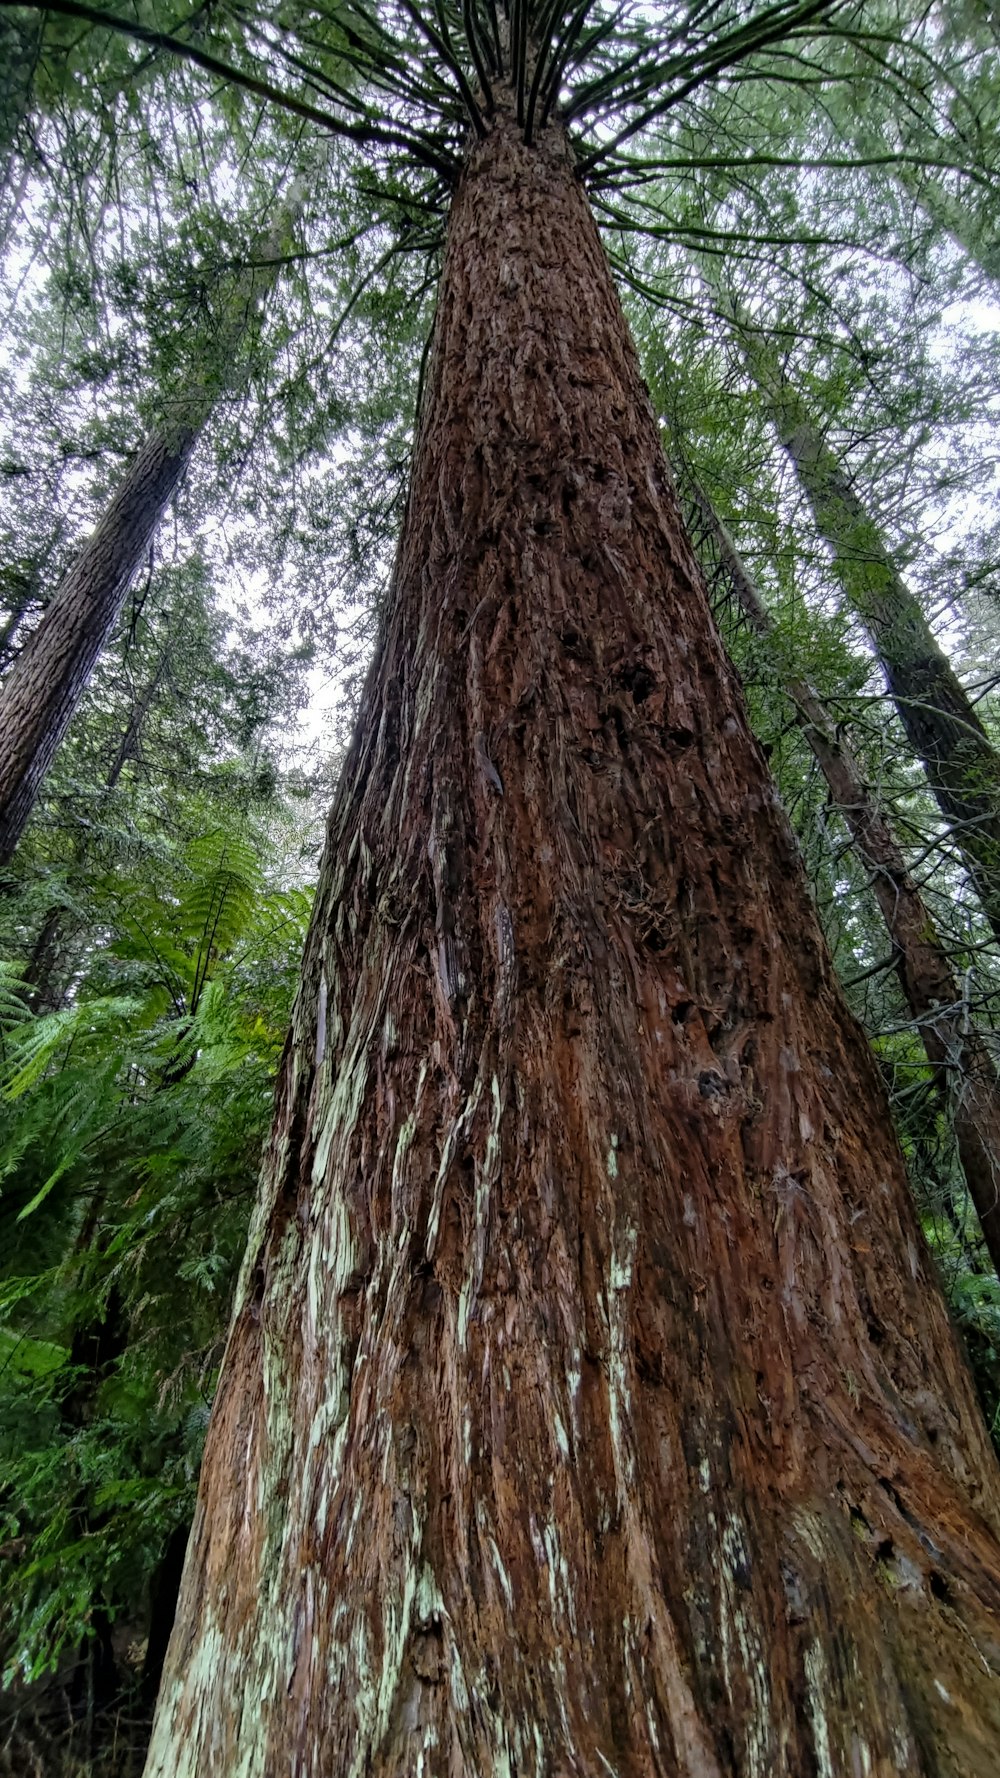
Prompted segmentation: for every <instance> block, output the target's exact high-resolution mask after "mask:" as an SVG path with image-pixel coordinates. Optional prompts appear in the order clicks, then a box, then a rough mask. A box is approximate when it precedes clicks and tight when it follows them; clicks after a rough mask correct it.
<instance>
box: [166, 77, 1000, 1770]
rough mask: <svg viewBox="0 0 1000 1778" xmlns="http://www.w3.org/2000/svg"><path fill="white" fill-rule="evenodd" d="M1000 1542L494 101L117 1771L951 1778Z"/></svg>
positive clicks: (612, 357)
mask: <svg viewBox="0 0 1000 1778" xmlns="http://www.w3.org/2000/svg"><path fill="white" fill-rule="evenodd" d="M998 1519H1000V1478H998V1474H997V1469H996V1464H995V1460H994V1457H993V1455H992V1452H991V1450H990V1447H989V1445H988V1442H987V1439H986V1435H985V1430H984V1428H983V1426H982V1423H981V1421H980V1418H979V1415H978V1412H977V1409H976V1407H975V1404H974V1401H973V1398H972V1392H971V1387H970V1384H969V1381H968V1377H967V1374H966V1370H965V1367H964V1364H963V1362H962V1359H961V1357H960V1355H959V1353H958V1351H957V1348H956V1345H955V1341H954V1337H953V1335H952V1332H951V1329H950V1327H949V1324H948V1321H947V1317H946V1314H945V1310H944V1307H943V1303H942V1301H941V1298H940V1295H939V1293H938V1291H937V1289H936V1286H935V1283H934V1279H933V1275H932V1272H931V1270H930V1266H929V1263H928V1261H927V1259H926V1256H925V1254H924V1250H923V1247H922V1244H921V1241H920V1237H919V1233H918V1231H917V1228H916V1225H915V1220H914V1216H913V1212H912V1209H911V1207H910V1202H909V1198H908V1192H907V1185H906V1180H905V1177H904V1173H903V1167H902V1162H901V1159H900V1156H899V1153H898V1150H897V1148H896V1146H895V1143H894V1141H893V1138H892V1136H891V1134H890V1127H889V1119H888V1113H887V1108H886V1105H885V1101H884V1096H883V1093H882V1089H881V1085H880V1082H879V1080H878V1077H877V1073H876V1070H875V1067H874V1064H873V1062H872V1059H871V1057H870V1054H869V1052H868V1050H867V1047H866V1045H865V1044H864V1041H863V1039H862V1037H861V1035H860V1033H859V1032H858V1030H857V1028H856V1026H855V1025H854V1024H853V1023H852V1021H851V1019H850V1018H849V1016H848V1014H847V1012H846V1010H845V1008H844V1005H843V1002H842V1000H841V998H840V996H839V993H838V991H837V988H836V985H835V982H834V980H833V976H832V971H831V967H830V964H829V961H828V958H827V956H826V953H825V951H824V949H823V945H822V941H821V938H820V935H819V932H818V929H817V927H816V924H815V919H814V915H813V912H812V909H811V906H810V902H809V898H808V895H807V892H806V889H805V885H804V881H803V878H802V872H801V870H800V866H799V862H798V858H797V855H796V851H795V847H794V844H793V841H792V838H791V835H790V832H789V830H788V827H787V825H786V823H785V821H784V819H783V817H782V815H781V813H780V810H779V808H778V806H777V803H776V799H775V795H774V791H773V788H772V786H771V783H770V781H769V779H768V776H767V772H766V769H765V766H764V763H763V761H762V759H761V756H760V754H759V751H758V749H757V747H756V745H755V743H754V741H753V739H752V737H751V735H750V732H749V729H748V726H747V721H746V717H745V713H744V710H743V706H742V703H741V700H740V695H739V691H738V688H737V685H736V681H735V677H734V675H733V673H732V671H731V670H730V668H729V666H728V664H727V662H726V659H725V656H724V654H723V651H722V648H721V646H720V644H719V641H718V639H717V637H716V635H715V632H714V630H713V628H712V625H711V622H710V619H709V616H708V611H707V606H706V602H705V596H704V589H703V586H702V583H701V581H700V578H699V575H698V572H697V569H696V567H695V565H694V561H693V558H692V556H691V553H690V550H689V546H688V544H687V542H686V540H685V537H684V535H683V531H682V527H681V524H680V520H679V517H678V513H677V509H676V505H675V501H674V498H673V495H672V492H671V487H670V482H669V477H668V473H667V470H666V467H665V464H664V461H663V457H662V453H661V450H660V446H659V441H658V437H657V429H656V425H655V422H654V419H653V415H652V412H651V409H650V406H649V402H648V399H647V397H646V394H645V391H644V389H643V386H642V383H641V380H640V377H639V372H638V368H637V364H636V359H635V355H634V352H633V350H632V347H631V344H630V341H629V338H628V334H627V330H626V327H625V323H624V320H623V317H622V314H621V311H620V308H619V306H618V303H617V300H616V298H615V295H614V291H613V287H612V284H611V280H610V277H609V274H608V268H607V265H606V263H605V261H604V258H603V254H602V251H601V247H600V243H599V240H598V237H597V233H596V230H595V228H594V225H593V222H592V219H591V217H590V215H589V213H588V210H587V206H586V203H585V200H584V198H583V196H582V194H581V192H580V189H579V187H578V186H577V184H576V182H575V180H574V178H573V176H572V171H571V167H570V164H569V160H568V156H567V154H566V151H565V148H564V145H563V143H562V140H561V138H560V136H559V135H558V133H556V132H552V131H550V132H547V133H546V134H545V135H544V136H543V137H542V139H541V141H540V143H539V144H538V145H537V146H535V147H534V148H530V149H529V148H526V147H525V146H524V145H523V143H522V142H521V141H520V139H519V137H518V135H517V133H516V131H515V130H514V129H513V128H512V127H511V125H510V121H509V118H508V116H507V115H506V114H505V113H504V112H503V111H501V112H500V113H499V114H498V117H497V119H496V120H495V121H494V123H493V125H492V127H491V129H490V131H489V133H488V135H487V137H486V139H485V140H484V141H483V142H481V143H478V144H477V145H475V146H474V147H473V149H472V150H471V153H470V158H469V161H468V164H467V167H466V170H465V173H464V175H463V177H462V180H461V183H460V186H459V189H458V192H457V195H456V198H455V207H454V213H453V217H452V223H451V230H450V236H449V245H448V250H447V255H446V262H445V268H444V273H443V283H442V289H441V295H440V303H439V309H438V319H437V324H436V336H435V342H434V348H433V352H432V358H431V365H430V372H429V380H428V400H427V404H426V408H425V413H424V419H423V424H422V428H421V434H420V439H419V444H418V451H417V457H416V463H415V468H414V479H413V485H412V488H411V494H410V501H409V508H408V513H407V519H406V523H405V528H404V535H403V540H402V544H401V549H400V555H399V559H398V563H397V570H396V576H395V583H394V591H393V595H392V599H391V605H390V610H389V614H388V617H387V623H386V633H385V637H384V641H383V646H382V648H381V651H380V654H379V658H378V660H377V663H376V666H375V668H374V670H373V673H372V676H371V679H370V682H369V685H368V689H367V692H366V695H365V699H364V704H363V709H362V714H361V719H360V724H359V729H358V733H357V736H356V738H355V742H354V745H353V749H352V752H351V755H350V757H349V760H348V763H347V768H346V771H345V774H344V778H343V781H342V785H341V788H340V791H339V793H338V798H337V802H336V805H335V809H334V812H333V815H332V818H331V825H330V832H329V839H328V846H327V853H326V858H325V862H324V866H323V872H322V877H321V883H320V888H319V894H318V898H317V906H316V914H315V919H314V923H313V927H312V932H311V936H310V939H309V943H308V946H307V955H306V960H305V976H304V982H303V987H302V991H301V994H300V997H299V1001H298V1003H297V1008H296V1012H295V1017H294V1023H293V1031H292V1035H291V1038H290V1041H289V1046H288V1049H287V1052H286V1057H285V1063H284V1068H283V1073H282V1079H281V1084H280V1087H279V1093H278V1106H277V1117H276V1124H275V1130H274V1135H273V1139H272V1145H271V1150H270V1156H269V1160H268V1164H267V1168H266V1174H265V1185H264V1190H263V1193H262V1197H261V1202H260V1204H259V1207H258V1213H257V1217H256V1219H255V1225H254V1230H253V1233H252V1236H251V1246H250V1251H249V1254H248V1259H247V1264H246V1267H245V1270H244V1276H243V1282H242V1285H241V1289H240V1295H239V1300H238V1307H237V1312H236V1317H235V1320H234V1325H233V1329H232V1333H231V1337H230V1343H229V1348H228V1353H227V1357H226V1362H225V1365H224V1369H223V1375H222V1379H221V1382H220V1388H219V1393H218V1399H217V1402H216V1406H215V1411H214V1415H213V1421H212V1426H211V1429H210V1435H209V1441H208V1448H207V1451H206V1456H205V1462H204V1468H203V1474H202V1482H201V1490H200V1497H199V1505H198V1510H197V1516H196V1520H195V1525H194V1529H193V1533H192V1539H191V1545H190V1549H189V1555H188V1561H187V1567H186V1573H185V1579H184V1583H183V1587H182V1592H181V1598H180V1603H179V1608H178V1619H177V1624H176V1627H175V1631H174V1635H173V1638H172V1642H171V1649H170V1654H169V1657H168V1663H167V1670H166V1675H165V1680H164V1685H163V1688H162V1691H161V1697H160V1705H159V1711H158V1716H157V1722H156V1726H155V1729H154V1735H153V1742H152V1746H151V1751H150V1756H149V1763H148V1767H147V1771H148V1773H149V1774H150V1775H152V1774H157V1775H161V1778H193V1775H194V1774H198V1775H202V1774H209V1773H211V1775H212V1778H235V1774H237V1773H239V1774H240V1778H265V1774H275V1775H278V1774H280V1775H281V1778H284V1775H285V1774H292V1773H294V1774H296V1775H303V1778H305V1775H306V1774H309V1775H310V1778H319V1775H320V1774H322V1778H341V1775H344V1778H346V1775H347V1774H361V1773H364V1774H366V1775H368V1778H383V1775H385V1778H388V1775H389V1774H393V1775H398V1778H403V1775H404V1774H405V1775H406V1778H409V1775H411V1774H418V1773H420V1774H424V1775H425V1778H430V1775H432V1774H434V1775H436V1774H441V1775H442V1778H443V1775H445V1774H448V1775H449V1778H452V1775H455V1778H457V1775H458V1774H466V1773H467V1774H476V1775H477V1778H479V1775H481V1778H499V1775H500V1774H501V1773H503V1774H511V1773H514V1772H516V1773H518V1774H519V1775H521V1778H524V1775H525V1774H535V1775H537V1778H542V1774H546V1775H556V1774H558V1775H559V1778H564V1775H566V1778H568V1775H569V1774H571V1773H572V1774H585V1775H586V1778H599V1775H601V1778H606V1775H607V1774H609V1773H611V1774H619V1775H620V1778H625V1775H626V1774H628V1775H629V1778H631V1775H633V1774H635V1775H638V1774H663V1775H664V1778H665V1775H667V1774H670V1775H671V1778H674V1775H676V1774H679V1773H683V1774H688V1775H690V1778H694V1775H695V1774H698V1775H699V1778H716V1775H719V1774H723V1773H725V1774H730V1773H740V1774H747V1775H751V1774H753V1775H757V1778H777V1775H782V1774H784V1775H787V1778H793V1775H794V1778H805V1775H806V1774H812V1773H816V1774H821V1775H822V1778H833V1775H834V1774H836V1775H837V1778H840V1774H851V1775H853V1774H854V1773H860V1774H878V1778H888V1775H889V1774H897V1773H898V1774H902V1773H906V1774H908V1775H909V1774H919V1773H924V1774H928V1775H930V1774H931V1773H933V1774H935V1778H942V1775H945V1774H947V1775H954V1778H958V1775H959V1774H961V1775H962V1778H975V1775H979V1774H981V1775H982V1778H986V1775H987V1774H991V1775H992V1774H993V1773H994V1772H995V1767H996V1745H997V1737H998V1735H1000V1683H998V1679H997V1671H996V1670H997V1667H998V1665H1000V1546H998V1543H997V1540H996V1530H997V1525H998Z"/></svg>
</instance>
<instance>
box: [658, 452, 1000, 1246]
mask: <svg viewBox="0 0 1000 1778" xmlns="http://www.w3.org/2000/svg"><path fill="white" fill-rule="evenodd" d="M688 481H689V485H690V488H691V491H692V497H693V500H694V503H695V506H696V508H697V511H698V513H699V515H700V517H701V519H702V521H703V523H704V526H705V528H706V530H707V532H708V534H709V536H710V539H711V547H712V549H713V553H714V556H715V559H716V560H717V561H718V563H719V565H720V566H721V568H722V569H723V571H724V573H725V575H726V577H727V582H728V584H729V586H730V587H731V589H732V591H733V594H734V596H735V598H736V600H737V602H738V604H739V606H740V609H741V610H742V611H743V613H744V614H745V616H746V617H747V618H748V619H749V622H750V624H751V625H752V626H753V628H754V629H755V630H756V631H757V634H758V635H761V636H766V635H767V634H768V633H769V631H770V629H771V621H770V618H769V615H768V612H767V608H766V606H765V605H764V603H763V601H762V599H761V597H760V594H759V593H758V591H757V588H756V586H755V585H754V582H753V580H752V578H751V576H750V574H749V573H748V571H747V568H746V566H745V564H744V562H743V558H742V557H741V555H740V553H739V551H738V549H737V548H736V545H735V544H734V542H733V539H732V538H731V536H730V535H729V532H728V530H727V529H726V526H725V525H724V524H723V522H722V520H721V519H720V517H719V515H718V513H717V512H716V510H715V508H714V506H713V505H712V503H711V501H710V500H709V498H708V496H707V494H706V493H705V491H704V489H703V488H702V487H700V485H699V484H698V482H697V481H696V479H695V478H694V477H693V476H689V477H688ZM785 690H786V691H787V693H788V696H789V698H790V699H791V702H792V704H793V706H794V709H795V712H796V720H797V722H798V725H799V728H800V729H801V731H802V734H803V736H804V738H805V741H806V743H807V745H808V747H809V749H810V751H811V752H812V754H813V757H814V759H815V760H816V763H817V765H818V766H819V769H820V771H821V772H822V774H823V777H824V778H825V780H826V783H827V787H828V789H829V792H830V796H831V799H832V802H833V805H834V807H835V808H836V809H837V811H838V813H839V814H840V817H841V819H842V820H843V822H844V824H845V825H846V827H847V829H848V832H849V833H850V835H851V838H852V839H853V840H854V843H855V845H856V846H857V849H858V853H859V855H860V856H861V858H862V859H863V860H864V863H865V865H866V867H867V869H868V870H869V872H870V873H871V885H872V890H873V892H874V894H875V898H876V900H877V902H878V905H879V908H880V910H881V913H882V917H883V919H884V921H885V926H886V931H887V932H888V934H889V939H890V942H891V944H892V948H893V952H894V955H895V958H896V970H897V974H898V976H899V981H900V985H901V987H902V990H903V995H904V998H905V1000H906V1004H907V1006H908V1007H909V1009H910V1013H911V1015H912V1017H913V1020H914V1023H915V1025H916V1027H917V1030H918V1031H919V1033H920V1037H921V1039H922V1041H923V1045H924V1049H925V1051H926V1054H927V1059H928V1061H929V1062H930V1063H931V1065H932V1067H934V1068H935V1069H938V1070H940V1071H941V1073H942V1077H943V1080H944V1083H945V1086H946V1092H947V1103H948V1106H949V1110H950V1113H951V1117H952V1122H953V1126H954V1130H955V1141H956V1143H957V1146H958V1153H959V1159H960V1160H961V1163H962V1170H963V1172H964V1174H965V1182H966V1185H967V1186H968V1188H969V1196H970V1197H971V1199H972V1202H973V1205H974V1207H975V1211H976V1215H977V1216H978V1218H979V1224H980V1227H981V1229H982V1232H983V1239H984V1240H985V1242H986V1246H987V1249H988V1251H989V1255H990V1258H991V1259H992V1261H993V1266H994V1269H995V1271H996V1273H997V1276H998V1277H1000V1190H998V1188H1000V1088H998V1083H997V1075H996V1068H995V1067H994V1063H993V1058H992V1056H991V1055H990V1052H989V1049H988V1048H987V1046H986V1044H985V1043H984V1041H983V1039H982V1037H981V1036H980V1034H979V1032H978V1031H977V1030H976V1028H975V1026H974V1025H972V1024H971V1023H970V1022H969V1019H968V1016H967V1012H966V1007H965V1004H964V998H963V995H962V991H961V988H960V987H959V984H958V982H957V981H956V980H955V976H954V973H953V971H952V968H951V964H950V962H949V961H948V955H947V952H946V951H945V949H944V947H943V945H942V944H941V941H940V939H939V938H938V935H937V932H936V931H935V927H934V921H933V920H932V918H931V915H930V913H929V911H928V909H927V907H926V906H925V904H924V901H923V897H922V896H921V894H920V891H919V890H918V888H917V886H916V884H915V882H914V881H913V878H912V877H911V876H910V873H909V871H908V870H907V868H906V860H905V859H904V857H903V854H902V852H901V851H900V849H899V846H898V845H897V844H896V839H895V836H894V834H893V832H892V829H891V827H890V825H889V822H888V820H887V818H886V816H885V814H884V813H883V811H882V809H881V808H880V807H879V805H878V803H877V801H876V799H875V797H874V796H873V794H872V792H871V790H870V789H869V787H868V785H867V784H866V783H865V780H864V778H863V777H862V774H861V769H860V767H859V765H858V763H857V760H856V759H855V758H854V755H853V752H852V750H851V747H850V744H849V743H848V741H847V740H846V738H845V737H844V736H843V735H842V734H841V733H840V732H839V730H838V727H837V724H836V723H835V722H834V721H833V719H832V717H831V716H830V714H829V712H828V711H827V709H826V708H825V706H824V704H823V701H822V699H821V698H820V697H819V695H818V694H817V692H816V690H815V688H814V687H813V686H812V685H810V684H809V683H808V681H807V680H805V679H802V678H799V677H797V676H793V677H791V678H789V679H787V680H786V681H785Z"/></svg>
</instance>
